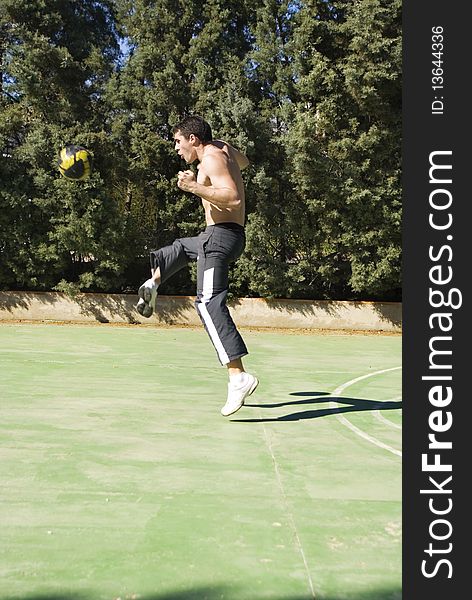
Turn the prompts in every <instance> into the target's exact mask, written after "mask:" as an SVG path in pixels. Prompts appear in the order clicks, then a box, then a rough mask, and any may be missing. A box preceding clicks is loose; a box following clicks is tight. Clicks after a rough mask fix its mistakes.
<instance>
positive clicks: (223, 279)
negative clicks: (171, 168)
mask: <svg viewBox="0 0 472 600" xmlns="http://www.w3.org/2000/svg"><path fill="white" fill-rule="evenodd" d="M173 133H174V143H175V150H176V151H177V152H178V154H179V156H180V157H182V158H183V159H184V160H185V161H186V162H187V163H188V164H191V163H193V162H195V161H197V160H198V161H199V164H198V167H197V168H198V175H197V177H196V178H195V175H194V173H193V172H192V171H190V170H188V171H180V172H179V174H178V181H177V185H178V187H179V188H180V189H181V190H183V191H185V192H191V193H192V194H195V195H196V196H198V197H200V198H201V201H202V205H203V209H204V211H205V220H206V225H207V227H206V229H205V230H204V231H203V232H202V233H201V234H200V235H198V236H197V237H192V238H180V239H178V240H175V242H174V243H173V244H172V245H171V246H166V247H164V248H160V249H159V250H153V251H152V252H151V274H152V276H151V278H150V279H148V280H147V281H146V282H145V283H143V285H142V286H141V287H140V288H139V291H138V295H139V301H138V304H137V306H136V310H137V311H138V312H139V313H140V314H141V315H142V316H144V317H150V316H151V315H152V313H153V311H154V309H155V303H156V297H157V288H158V286H159V284H160V283H163V282H164V281H166V280H167V279H168V278H169V277H171V276H172V275H173V274H174V273H176V272H177V271H178V270H180V269H182V268H183V267H185V266H186V265H187V264H188V263H189V262H190V261H194V260H197V261H198V262H197V299H196V301H195V307H196V309H197V312H198V314H199V316H200V319H201V320H202V323H203V325H204V327H205V329H206V331H207V333H208V335H209V336H210V339H211V341H212V343H213V345H214V347H215V350H216V352H217V354H218V358H219V360H220V362H221V364H222V365H225V366H226V367H227V370H228V376H229V383H228V397H227V400H226V404H225V405H224V406H223V408H222V409H221V414H222V415H223V416H225V417H226V416H229V415H231V414H233V413H235V412H236V411H237V410H239V409H240V408H241V406H243V404H244V400H245V399H246V398H247V396H249V395H250V394H252V393H253V392H254V390H255V389H256V387H257V385H258V383H259V382H258V380H257V378H256V377H254V375H251V374H250V373H247V372H246V371H245V370H244V366H243V362H242V357H243V356H245V355H246V354H247V353H248V351H247V348H246V345H245V343H244V341H243V339H242V337H241V335H240V333H239V332H238V330H237V329H236V325H235V324H234V321H233V319H232V318H231V315H230V313H229V311H228V307H227V306H226V297H227V294H228V267H229V264H230V263H231V262H233V261H235V260H236V259H237V258H239V256H241V254H242V252H243V250H244V246H245V242H246V238H245V233H244V219H245V196H244V185H243V180H242V177H241V169H244V168H245V167H247V165H248V164H249V161H248V159H247V158H246V157H245V156H244V155H243V154H241V152H239V151H238V150H236V149H235V148H233V147H232V146H230V144H228V143H226V142H223V141H221V140H213V139H212V132H211V127H210V125H209V124H208V123H207V122H206V121H204V120H203V119H202V118H201V117H197V116H191V117H186V118H185V119H183V121H181V122H180V123H178V124H177V125H176V126H175V127H174V129H173Z"/></svg>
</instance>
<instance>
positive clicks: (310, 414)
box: [231, 392, 402, 423]
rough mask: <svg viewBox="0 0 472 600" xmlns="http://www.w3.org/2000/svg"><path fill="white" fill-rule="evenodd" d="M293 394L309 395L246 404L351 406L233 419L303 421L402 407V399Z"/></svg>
mask: <svg viewBox="0 0 472 600" xmlns="http://www.w3.org/2000/svg"><path fill="white" fill-rule="evenodd" d="M290 395H291V396H309V398H306V399H304V400H290V401H287V402H277V403H274V404H245V406H248V407H252V408H262V409H267V408H281V407H282V406H302V405H306V404H321V403H326V402H337V403H339V404H348V405H350V406H337V407H331V408H317V409H315V410H303V411H297V412H292V413H289V414H287V415H283V416H281V417H273V418H262V417H261V418H260V419H231V421H234V422H235V423H273V422H279V421H303V420H306V419H318V418H320V417H328V416H330V415H335V414H340V413H349V412H362V411H366V410H382V411H383V410H398V409H400V408H402V402H401V400H400V401H387V402H381V401H379V400H364V399H362V398H345V397H344V396H342V397H341V396H339V397H338V396H329V395H328V394H327V393H326V392H293V393H291V394H290Z"/></svg>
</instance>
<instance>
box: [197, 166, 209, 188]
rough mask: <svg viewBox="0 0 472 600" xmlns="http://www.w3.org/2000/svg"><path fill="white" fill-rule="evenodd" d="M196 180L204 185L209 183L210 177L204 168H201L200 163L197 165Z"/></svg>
mask: <svg viewBox="0 0 472 600" xmlns="http://www.w3.org/2000/svg"><path fill="white" fill-rule="evenodd" d="M197 182H198V183H201V184H202V185H206V186H208V185H211V181H210V178H209V177H208V175H207V174H206V173H205V170H204V169H202V166H201V164H199V165H198V167H197Z"/></svg>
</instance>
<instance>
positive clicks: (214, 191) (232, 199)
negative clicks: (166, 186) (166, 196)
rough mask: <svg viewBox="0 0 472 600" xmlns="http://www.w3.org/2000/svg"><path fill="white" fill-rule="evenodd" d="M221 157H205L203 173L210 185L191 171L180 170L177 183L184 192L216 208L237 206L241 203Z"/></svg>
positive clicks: (234, 184)
mask: <svg viewBox="0 0 472 600" xmlns="http://www.w3.org/2000/svg"><path fill="white" fill-rule="evenodd" d="M222 161H223V159H222V158H221V159H220V158H217V157H214V156H209V157H208V158H206V159H205V174H206V175H207V177H208V178H209V179H210V181H211V185H202V184H201V183H198V181H196V179H195V174H194V173H193V172H192V171H190V170H189V171H180V172H179V175H178V181H177V185H178V186H179V188H180V189H181V190H184V192H191V193H192V194H195V195H196V196H199V197H200V198H203V199H204V200H207V201H208V202H210V203H211V204H214V205H215V206H217V207H218V208H237V207H238V206H239V205H240V204H241V198H240V197H239V193H238V189H237V187H236V183H235V181H234V179H233V178H232V177H231V175H230V173H229V171H228V169H227V167H226V165H225V164H224V163H223V162H222Z"/></svg>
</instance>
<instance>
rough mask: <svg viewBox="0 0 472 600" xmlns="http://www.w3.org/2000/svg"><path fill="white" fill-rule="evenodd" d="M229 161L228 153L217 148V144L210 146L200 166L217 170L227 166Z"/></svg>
mask: <svg viewBox="0 0 472 600" xmlns="http://www.w3.org/2000/svg"><path fill="white" fill-rule="evenodd" d="M227 162H228V155H227V154H226V152H224V150H221V149H220V148H217V147H216V146H211V148H210V147H208V150H207V151H206V152H205V154H204V155H203V157H202V160H201V161H200V165H199V167H200V168H201V169H203V170H208V169H210V170H215V169H221V168H224V167H226V165H227Z"/></svg>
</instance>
